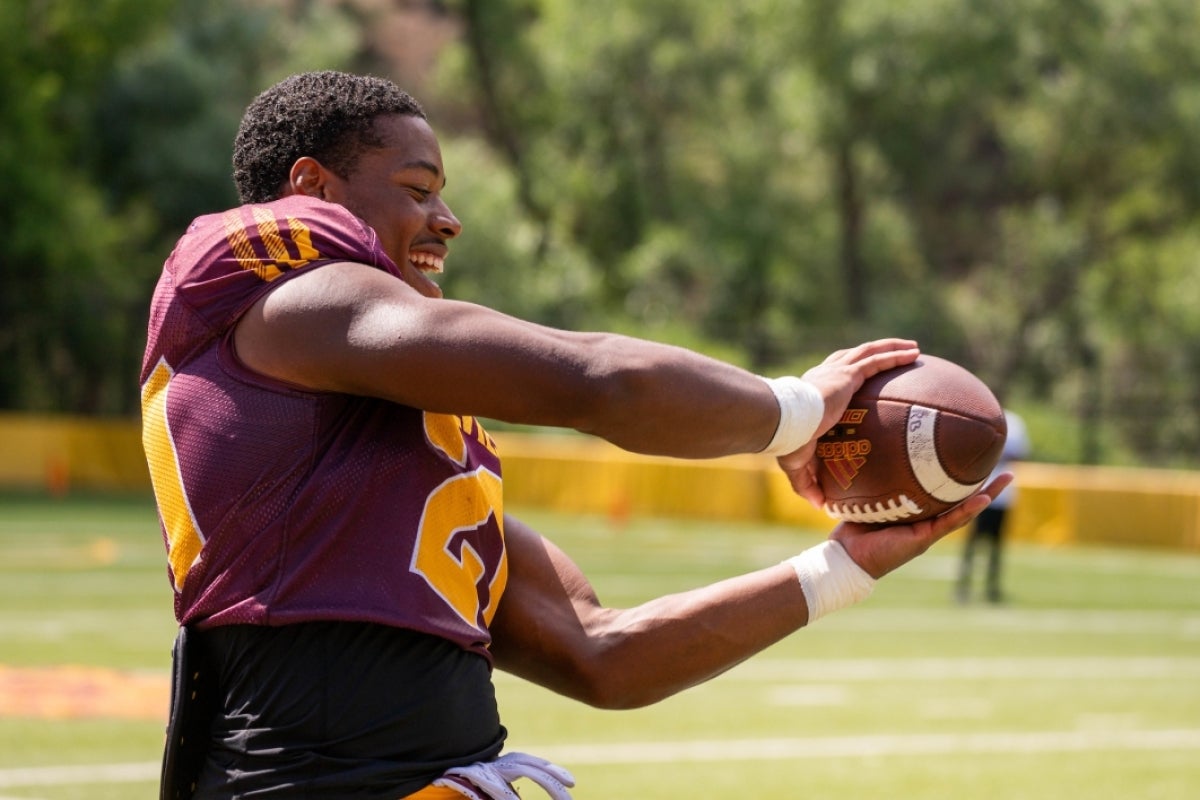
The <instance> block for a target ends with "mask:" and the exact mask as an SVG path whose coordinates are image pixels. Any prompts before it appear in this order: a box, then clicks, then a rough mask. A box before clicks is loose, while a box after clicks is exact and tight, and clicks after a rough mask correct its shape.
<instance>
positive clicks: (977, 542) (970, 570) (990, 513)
mask: <svg viewBox="0 0 1200 800" xmlns="http://www.w3.org/2000/svg"><path fill="white" fill-rule="evenodd" d="M1004 419H1005V421H1006V422H1007V424H1008V438H1007V439H1005V441H1004V452H1003V453H1001V455H1000V462H999V463H998V464H997V465H996V469H995V470H994V471H993V472H992V479H994V478H995V477H996V476H998V475H1000V474H1001V473H1004V472H1009V471H1010V470H1011V469H1012V465H1013V462H1016V461H1023V460H1025V459H1027V458H1029V452H1030V446H1029V434H1028V432H1027V430H1026V428H1025V421H1024V420H1023V419H1021V417H1020V416H1018V415H1017V414H1016V413H1015V412H1013V411H1010V410H1008V409H1005V410H1004ZM1016 499H1017V489H1016V486H1014V485H1012V484H1009V486H1007V487H1006V488H1005V489H1004V491H1002V492H1001V493H1000V494H999V495H997V497H996V499H995V500H993V501H992V504H991V505H989V506H988V507H987V508H985V509H984V510H983V511H981V512H980V513H979V516H978V517H976V518H975V522H974V523H973V524H972V525H971V526H970V528H969V529H968V531H967V540H966V543H965V544H964V545H963V550H962V561H961V563H960V564H959V570H958V583H957V585H956V586H955V590H954V591H955V598H956V599H957V600H958V602H959V603H969V602H970V601H971V579H972V577H973V574H974V571H975V551H976V548H978V547H985V548H987V572H986V574H985V577H984V587H983V591H984V598H985V599H986V600H987V601H988V602H989V603H1003V602H1004V600H1005V593H1004V589H1003V587H1002V584H1001V569H1002V562H1003V558H1002V556H1003V550H1004V533H1005V525H1006V524H1007V522H1008V512H1009V511H1010V510H1011V509H1012V507H1013V503H1014V502H1015V501H1016Z"/></svg>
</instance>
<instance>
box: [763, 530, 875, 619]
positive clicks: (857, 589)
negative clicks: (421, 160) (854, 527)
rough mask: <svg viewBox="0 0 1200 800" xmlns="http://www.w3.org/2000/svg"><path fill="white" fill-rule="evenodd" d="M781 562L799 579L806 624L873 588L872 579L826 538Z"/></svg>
mask: <svg viewBox="0 0 1200 800" xmlns="http://www.w3.org/2000/svg"><path fill="white" fill-rule="evenodd" d="M783 563H785V564H790V565H791V567H792V569H794V570H795V571H796V577H797V578H799V579H800V588H801V589H803V590H804V599H805V600H806V601H807V602H808V624H809V625H811V624H812V623H814V622H816V621H817V620H818V619H820V618H821V617H823V616H825V615H826V614H829V613H832V612H834V611H837V610H838V609H839V608H845V607H846V606H852V605H854V604H855V603H858V602H860V601H862V600H866V599H867V597H869V596H870V594H871V590H872V589H874V588H875V579H874V578H872V577H871V576H870V575H869V574H867V571H866V570H864V569H863V568H862V567H860V566H859V565H858V564H856V563H854V559H852V558H850V554H849V553H847V552H846V548H844V547H842V545H841V544H840V543H838V542H836V541H834V540H833V539H826V540H825V541H823V542H821V543H820V544H819V545H816V546H815V547H810V548H808V549H807V550H805V551H804V552H803V553H801V554H800V555H798V556H792V557H791V558H789V559H788V560H786V561H784V562H783Z"/></svg>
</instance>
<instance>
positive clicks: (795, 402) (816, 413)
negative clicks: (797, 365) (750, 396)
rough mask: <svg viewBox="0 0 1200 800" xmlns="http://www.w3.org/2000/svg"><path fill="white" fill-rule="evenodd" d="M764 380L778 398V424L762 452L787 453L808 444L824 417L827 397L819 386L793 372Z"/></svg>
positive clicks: (769, 453) (776, 454)
mask: <svg viewBox="0 0 1200 800" xmlns="http://www.w3.org/2000/svg"><path fill="white" fill-rule="evenodd" d="M763 380H764V381H766V382H767V385H768V386H770V387H771V391H772V392H774V393H775V399H776V400H777V401H778V402H779V427H777V428H776V429H775V436H774V437H773V438H772V439H771V443H770V444H768V445H767V446H766V448H765V449H763V451H762V452H764V453H766V454H767V455H769V456H786V455H787V454H788V453H792V452H795V451H796V450H799V449H800V448H801V447H803V446H804V445H806V444H808V442H809V441H810V440H811V439H812V438H813V436H814V435H815V434H816V433H817V427H818V426H819V425H820V424H821V417H823V416H825V398H823V397H821V392H820V391H818V390H817V387H816V386H814V385H812V384H811V383H809V382H808V381H806V380H804V379H803V378H797V377H795V376H794V375H786V376H784V377H782V378H763Z"/></svg>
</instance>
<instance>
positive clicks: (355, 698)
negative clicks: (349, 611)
mask: <svg viewBox="0 0 1200 800" xmlns="http://www.w3.org/2000/svg"><path fill="white" fill-rule="evenodd" d="M197 638H198V639H199V642H198V645H199V647H200V648H201V649H202V650H203V652H204V653H205V655H206V657H207V658H209V659H211V660H212V662H213V663H214V664H215V665H216V670H217V673H218V675H219V681H220V689H219V692H218V695H219V697H220V698H221V700H220V703H219V706H220V708H219V710H218V712H217V714H216V717H215V719H214V721H213V727H212V737H211V740H210V746H209V752H208V754H207V756H206V759H205V763H204V767H203V769H202V770H201V774H200V780H199V783H198V788H197V791H196V794H195V797H196V798H205V800H215V799H216V798H241V797H246V798H252V797H288V798H297V799H299V798H322V800H336V798H342V797H347V798H348V797H355V798H388V799H389V800H394V799H395V798H397V797H403V796H405V795H407V794H410V793H412V792H415V791H417V790H419V789H421V788H422V787H424V786H426V785H427V784H428V783H429V782H430V781H432V780H433V779H434V778H436V777H438V776H439V775H440V774H441V773H442V772H444V771H445V770H446V769H448V768H450V767H452V766H458V765H462V764H469V763H472V762H475V761H480V760H487V759H490V758H493V757H495V756H496V755H497V754H499V752H500V750H501V748H502V746H503V744H504V738H505V730H504V728H503V726H501V724H500V718H499V713H498V711H497V708H496V696H495V690H494V687H493V685H492V681H491V666H490V665H489V664H488V663H487V661H486V660H485V659H484V658H483V657H481V656H479V655H478V654H475V653H469V652H467V651H464V650H462V649H461V648H459V647H458V646H456V645H454V644H452V643H450V642H448V641H446V640H444V639H441V638H438V637H433V636H428V635H425V634H421V633H416V632H413V631H405V630H400V629H397V628H391V627H388V626H383V625H373V624H369V623H346V622H315V623H304V624H298V625H287V626H283V627H262V626H253V625H234V626H226V627H220V628H214V629H212V630H209V631H203V632H201V633H199V634H198V635H197Z"/></svg>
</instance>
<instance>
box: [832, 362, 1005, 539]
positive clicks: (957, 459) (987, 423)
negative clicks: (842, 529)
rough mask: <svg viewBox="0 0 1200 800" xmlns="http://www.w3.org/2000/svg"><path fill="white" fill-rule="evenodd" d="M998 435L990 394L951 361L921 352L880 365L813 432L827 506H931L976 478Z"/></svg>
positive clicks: (839, 510)
mask: <svg viewBox="0 0 1200 800" xmlns="http://www.w3.org/2000/svg"><path fill="white" fill-rule="evenodd" d="M1006 435H1007V426H1006V425H1005V422H1004V411H1003V409H1002V408H1001V407H1000V403H999V401H997V400H996V396H995V395H994V394H992V391H991V390H990V389H988V387H987V385H986V384H984V383H983V381H981V380H979V378H977V377H975V376H974V375H973V374H971V373H970V372H968V371H967V370H966V369H964V368H963V367H961V366H959V365H958V364H955V363H953V362H951V361H947V360H945V359H943V358H937V357H936V356H929V355H922V356H921V357H920V358H918V359H917V360H916V361H915V362H913V363H912V364H909V365H907V366H903V367H897V368H896V369H892V370H888V371H886V372H881V373H879V374H878V375H876V376H874V377H872V378H870V379H868V380H867V381H866V383H864V384H863V386H862V388H861V389H859V390H858V392H856V393H855V394H854V397H853V398H851V400H850V405H849V406H848V407H847V409H846V413H845V414H844V415H842V419H841V421H840V422H839V423H838V424H837V425H836V426H834V427H833V429H832V430H830V431H829V432H828V433H826V434H825V435H824V436H822V437H821V438H820V439H818V440H817V475H818V477H819V479H820V481H821V488H822V490H823V491H824V492H825V511H826V512H827V513H828V514H829V515H830V516H832V517H834V518H835V519H840V520H846V521H850V522H865V523H870V524H882V523H899V522H903V523H908V522H916V521H917V520H922V519H927V518H929V517H934V516H937V515H938V514H940V513H942V512H943V511H946V510H947V509H949V508H951V507H953V506H955V505H957V504H958V503H960V502H962V501H963V500H965V499H966V498H967V497H969V496H970V495H971V494H972V493H973V492H975V491H976V490H977V489H979V488H980V487H981V486H982V485H983V483H984V481H986V480H987V478H988V475H989V474H990V473H991V471H992V469H993V468H994V467H995V466H996V463H997V462H998V461H999V460H1000V453H1001V451H1002V450H1003V449H1004V438H1005V436H1006Z"/></svg>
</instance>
